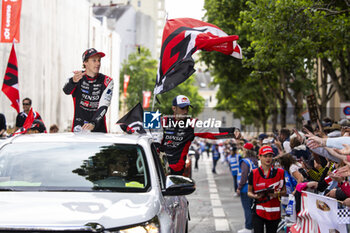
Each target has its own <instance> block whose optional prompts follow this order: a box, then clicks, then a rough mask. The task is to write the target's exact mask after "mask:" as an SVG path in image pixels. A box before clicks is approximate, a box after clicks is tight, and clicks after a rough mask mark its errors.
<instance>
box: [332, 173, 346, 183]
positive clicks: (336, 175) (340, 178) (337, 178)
mask: <svg viewBox="0 0 350 233" xmlns="http://www.w3.org/2000/svg"><path fill="white" fill-rule="evenodd" d="M339 172H340V171H337V173H329V177H330V178H331V179H332V180H335V181H337V182H338V183H341V182H342V181H343V180H344V178H343V175H341V174H342V173H341V172H340V173H339Z"/></svg>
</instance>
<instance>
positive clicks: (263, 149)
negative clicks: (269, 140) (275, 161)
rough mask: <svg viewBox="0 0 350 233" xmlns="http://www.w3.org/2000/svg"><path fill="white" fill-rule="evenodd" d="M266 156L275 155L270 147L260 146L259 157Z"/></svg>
mask: <svg viewBox="0 0 350 233" xmlns="http://www.w3.org/2000/svg"><path fill="white" fill-rule="evenodd" d="M266 154H273V155H275V153H274V152H273V150H272V147H271V146H262V147H260V149H259V155H266Z"/></svg>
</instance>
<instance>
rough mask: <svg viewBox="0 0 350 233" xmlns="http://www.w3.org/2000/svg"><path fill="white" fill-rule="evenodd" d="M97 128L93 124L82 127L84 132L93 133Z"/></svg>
mask: <svg viewBox="0 0 350 233" xmlns="http://www.w3.org/2000/svg"><path fill="white" fill-rule="evenodd" d="M94 128H95V125H94V124H91V123H85V124H84V125H83V127H82V129H83V130H88V131H91V130H93V129H94Z"/></svg>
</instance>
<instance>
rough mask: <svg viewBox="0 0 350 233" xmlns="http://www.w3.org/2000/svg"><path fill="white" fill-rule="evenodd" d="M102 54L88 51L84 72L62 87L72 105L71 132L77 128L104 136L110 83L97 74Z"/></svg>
mask: <svg viewBox="0 0 350 233" xmlns="http://www.w3.org/2000/svg"><path fill="white" fill-rule="evenodd" d="M104 56H105V54H104V53H102V52H97V50H96V49H94V48H90V49H88V50H86V51H85V52H84V53H83V55H82V60H83V68H85V70H84V71H74V72H73V73H74V76H73V77H71V78H70V79H69V80H68V82H67V83H66V84H65V85H64V87H63V91H64V93H65V94H66V95H72V97H73V101H74V119H73V126H72V131H74V128H75V127H76V126H79V127H82V129H83V130H88V131H92V132H103V133H107V125H106V118H105V115H106V112H107V110H108V107H109V105H110V103H111V100H112V95H113V80H112V78H111V77H108V76H107V75H104V74H101V73H99V71H100V67H101V58H102V57H104Z"/></svg>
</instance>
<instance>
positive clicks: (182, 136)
mask: <svg viewBox="0 0 350 233" xmlns="http://www.w3.org/2000/svg"><path fill="white" fill-rule="evenodd" d="M172 105H173V106H172V110H173V112H174V115H173V116H171V117H163V118H162V127H163V139H162V141H161V145H160V152H163V153H165V155H166V156H167V160H168V163H169V168H170V174H172V175H182V174H183V172H184V169H185V161H186V158H187V154H188V150H189V147H190V145H191V143H192V141H193V139H194V138H195V137H196V136H198V137H201V138H208V139H214V140H215V139H221V138H229V137H231V138H232V137H234V138H239V137H240V132H239V130H238V129H236V128H219V133H210V132H199V131H200V129H197V128H196V127H194V126H195V122H196V119H192V118H189V117H188V116H187V114H188V109H189V106H191V105H190V100H189V99H188V98H187V97H186V96H184V95H178V96H176V97H175V98H174V99H173V103H172ZM191 107H192V106H191Z"/></svg>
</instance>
